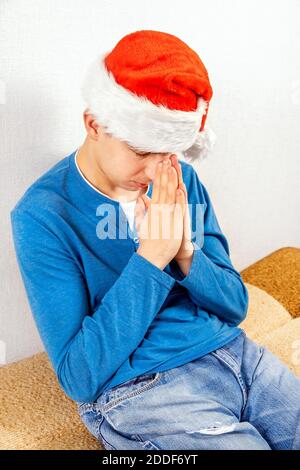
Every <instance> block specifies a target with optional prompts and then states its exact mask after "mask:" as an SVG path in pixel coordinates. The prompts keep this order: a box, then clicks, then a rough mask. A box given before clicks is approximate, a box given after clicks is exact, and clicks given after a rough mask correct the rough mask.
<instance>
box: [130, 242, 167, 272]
mask: <svg viewBox="0 0 300 470" xmlns="http://www.w3.org/2000/svg"><path fill="white" fill-rule="evenodd" d="M136 253H138V254H139V255H140V256H142V257H143V258H145V259H146V260H147V261H149V262H150V263H152V264H154V266H156V267H157V268H159V269H161V270H162V271H163V270H164V268H165V267H166V266H167V264H168V261H167V260H166V259H164V258H161V257H159V256H153V255H152V254H149V253H146V252H144V251H143V250H142V249H141V248H138V249H137V251H136Z"/></svg>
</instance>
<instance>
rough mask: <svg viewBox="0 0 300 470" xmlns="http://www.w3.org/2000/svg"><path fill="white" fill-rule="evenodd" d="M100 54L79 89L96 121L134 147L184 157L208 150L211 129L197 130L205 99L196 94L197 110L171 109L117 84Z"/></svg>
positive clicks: (190, 156)
mask: <svg viewBox="0 0 300 470" xmlns="http://www.w3.org/2000/svg"><path fill="white" fill-rule="evenodd" d="M107 54H108V53H107V52H106V53H104V54H101V55H100V56H99V57H98V58H97V59H96V60H94V61H93V62H92V63H91V64H90V66H89V68H88V70H87V73H86V76H85V79H84V81H83V83H82V86H81V93H82V97H83V99H84V101H85V102H86V105H87V108H88V112H89V113H91V114H92V115H93V116H94V117H95V119H96V121H97V122H98V124H99V125H101V126H103V127H104V128H105V130H106V132H108V133H109V134H111V135H112V136H113V137H115V138H117V139H119V140H121V141H124V142H126V143H127V144H128V145H129V146H131V147H132V148H134V149H135V150H137V151H142V152H153V153H165V152H183V153H184V156H185V158H191V159H194V158H196V157H199V156H200V154H201V151H202V150H203V151H204V154H207V152H208V150H209V149H211V147H212V145H213V144H212V145H210V143H209V139H210V138H211V137H212V134H211V132H212V131H211V132H210V131H209V132H206V128H205V129H204V130H203V131H202V132H199V129H200V126H201V122H202V116H203V115H204V114H205V113H206V109H207V102H206V101H205V100H204V99H203V98H201V97H200V98H199V100H198V106H197V110H196V111H188V112H187V111H181V110H172V109H169V108H167V107H166V106H164V105H156V104H154V103H152V102H151V101H150V100H148V99H147V98H146V97H143V96H138V95H136V94H135V93H132V92H131V90H128V89H126V88H124V87H123V86H121V85H119V84H118V83H117V82H116V81H115V78H114V76H113V74H112V73H111V72H110V71H108V70H107V68H106V67H105V63H104V58H105V56H106V55H107Z"/></svg>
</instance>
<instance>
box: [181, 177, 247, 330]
mask: <svg viewBox="0 0 300 470" xmlns="http://www.w3.org/2000/svg"><path fill="white" fill-rule="evenodd" d="M189 191H192V192H193V194H194V195H196V202H197V203H200V204H201V205H202V206H203V205H204V210H203V211H202V214H203V216H202V218H201V219H202V222H201V223H200V224H199V221H198V224H196V227H197V226H198V231H199V230H200V232H201V233H200V234H199V233H198V234H197V240H198V239H201V243H196V242H195V241H193V240H194V237H192V243H193V245H194V248H195V249H194V253H193V258H192V263H191V266H190V270H189V273H188V275H187V276H184V274H183V273H182V272H181V270H180V268H179V266H178V265H177V266H176V267H177V277H178V279H177V282H178V283H179V284H180V285H182V286H183V287H185V288H186V289H187V291H188V294H189V296H190V298H191V300H192V301H193V302H194V303H195V304H196V305H198V306H199V307H200V308H203V309H205V310H207V311H208V312H211V313H213V314H215V315H216V316H218V317H219V318H220V319H221V320H222V321H224V322H226V323H228V324H229V325H232V326H237V325H238V324H239V323H240V322H241V321H242V320H243V319H244V318H245V316H246V314H247V310H248V301H249V298H248V290H247V288H246V286H245V284H244V282H243V280H242V277H241V275H240V274H239V272H238V271H237V270H236V269H235V268H234V267H233V265H232V262H231V260H230V251H229V245H228V242H227V239H226V237H225V236H224V234H223V233H222V231H221V228H220V225H219V223H218V220H217V217H216V214H215V211H214V208H213V204H212V202H211V199H210V197H209V194H208V192H207V190H206V188H205V186H204V185H203V183H201V182H200V180H199V178H198V175H197V173H196V171H195V170H194V169H193V179H192V185H190V188H189ZM192 205H193V204H190V206H192ZM192 209H193V207H192ZM193 212H194V211H192V213H193ZM190 213H191V211H190ZM191 216H192V214H191ZM192 217H193V216H192ZM193 222H195V220H193ZM193 225H194V224H193ZM195 232H196V231H194V233H195ZM176 264H177V263H176Z"/></svg>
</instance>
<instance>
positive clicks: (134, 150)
mask: <svg viewBox="0 0 300 470" xmlns="http://www.w3.org/2000/svg"><path fill="white" fill-rule="evenodd" d="M130 150H133V152H135V153H137V154H139V155H150V154H151V153H153V154H155V153H161V154H162V155H168V153H170V152H141V151H139V150H137V149H134V148H132V147H130Z"/></svg>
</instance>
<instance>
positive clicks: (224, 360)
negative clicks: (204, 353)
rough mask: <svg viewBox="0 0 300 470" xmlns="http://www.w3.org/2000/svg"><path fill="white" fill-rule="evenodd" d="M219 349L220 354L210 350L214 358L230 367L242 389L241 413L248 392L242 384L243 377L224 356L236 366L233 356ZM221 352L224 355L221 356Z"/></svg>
mask: <svg viewBox="0 0 300 470" xmlns="http://www.w3.org/2000/svg"><path fill="white" fill-rule="evenodd" d="M219 351H220V352H221V354H220V355H219V354H218V353H216V352H215V351H212V353H211V354H212V355H213V356H215V357H216V358H218V359H220V360H221V361H222V362H223V363H224V364H226V365H227V367H229V368H230V370H231V371H232V373H233V374H234V376H235V377H236V379H237V381H238V383H239V386H240V388H241V390H242V395H243V407H242V410H241V413H243V411H244V409H245V407H246V404H247V398H248V394H247V388H246V386H245V384H244V381H243V378H242V376H241V374H240V373H239V372H238V371H237V370H235V368H234V367H233V366H232V365H231V364H230V361H227V360H226V356H227V358H229V359H230V360H232V361H233V362H234V363H235V365H236V366H237V367H238V363H237V362H236V360H235V359H234V357H233V356H231V355H230V354H229V353H228V352H227V351H225V350H224V349H223V348H219ZM222 354H223V355H224V356H225V357H222Z"/></svg>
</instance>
